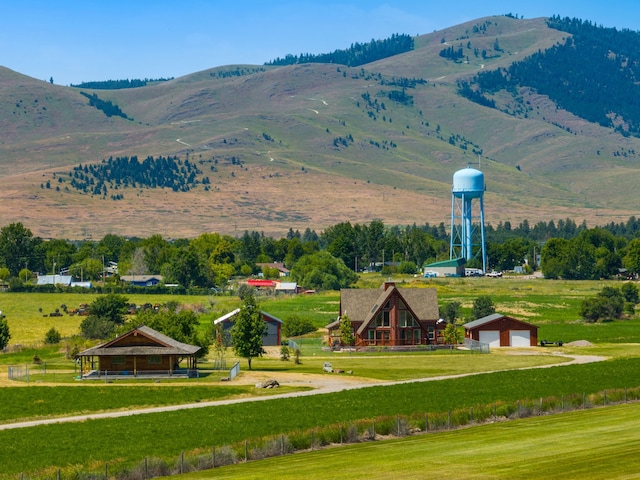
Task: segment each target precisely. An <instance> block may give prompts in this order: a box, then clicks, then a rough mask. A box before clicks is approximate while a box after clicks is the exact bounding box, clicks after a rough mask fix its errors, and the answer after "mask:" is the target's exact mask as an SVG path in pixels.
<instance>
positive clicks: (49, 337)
mask: <svg viewBox="0 0 640 480" xmlns="http://www.w3.org/2000/svg"><path fill="white" fill-rule="evenodd" d="M61 338H62V336H61V335H60V332H59V331H58V330H56V328H55V327H51V328H50V329H49V331H47V333H46V334H45V335H44V343H46V344H48V345H54V344H56V343H60V340H61Z"/></svg>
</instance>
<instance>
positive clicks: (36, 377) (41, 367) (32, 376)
mask: <svg viewBox="0 0 640 480" xmlns="http://www.w3.org/2000/svg"><path fill="white" fill-rule="evenodd" d="M219 366H220V365H217V367H219ZM219 370H220V368H214V369H213V370H206V369H184V368H183V369H177V370H136V371H135V372H133V371H112V370H92V371H91V372H89V373H86V374H84V375H80V369H79V367H78V366H77V365H76V366H75V368H74V369H73V370H72V369H70V368H69V364H68V363H66V362H65V363H60V364H57V363H51V362H50V363H47V362H42V363H41V364H24V365H9V366H8V368H7V373H8V377H9V380H13V381H17V382H27V383H31V382H61V381H63V382H64V381H69V382H70V381H74V380H99V381H103V382H112V381H114V380H136V379H139V380H144V379H179V378H185V379H186V378H190V379H199V378H201V377H204V376H207V375H209V374H210V373H212V372H214V371H219ZM222 370H227V367H226V362H225V363H224V367H223V368H222ZM228 371H229V376H228V377H226V378H225V380H233V379H234V378H235V377H236V376H238V374H239V373H240V362H236V363H235V364H234V365H233V366H232V367H231V368H230V369H228Z"/></svg>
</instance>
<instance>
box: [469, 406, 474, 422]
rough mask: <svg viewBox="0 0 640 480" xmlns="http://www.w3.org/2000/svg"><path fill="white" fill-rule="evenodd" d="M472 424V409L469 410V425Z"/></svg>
mask: <svg viewBox="0 0 640 480" xmlns="http://www.w3.org/2000/svg"><path fill="white" fill-rule="evenodd" d="M471 422H473V407H471V408H470V410H469V423H471Z"/></svg>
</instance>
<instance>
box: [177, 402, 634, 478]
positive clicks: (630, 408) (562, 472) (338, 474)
mask: <svg viewBox="0 0 640 480" xmlns="http://www.w3.org/2000/svg"><path fill="white" fill-rule="evenodd" d="M639 429H640V404H633V405H620V406H615V407H609V408H606V409H592V410H586V411H575V412H572V413H566V414H563V415H549V416H543V417H536V418H530V419H526V420H514V421H511V422H505V423H496V424H491V425H482V426H477V427H472V428H468V429H463V430H456V431H451V432H440V433H435V434H427V435H418V436H413V437H408V438H402V439H397V440H388V441H380V442H378V441H376V442H369V443H364V444H355V445H348V446H342V447H336V448H327V449H322V450H317V451H311V452H305V453H301V454H298V455H289V456H286V457H274V458H270V459H266V460H260V461H255V462H249V463H245V464H237V465H232V466H226V467H220V468H216V469H215V470H208V471H203V472H199V473H196V472H194V473H190V474H188V475H178V476H175V477H173V478H176V479H178V478H193V479H209V478H212V479H213V478H215V479H229V480H230V479H237V480H240V479H242V480H249V479H256V480H257V479H262V478H265V475H268V476H269V478H279V479H283V480H286V479H299V478H323V479H327V480H329V479H344V478H354V479H357V478H367V479H374V480H375V479H380V480H383V479H384V480H386V479H388V478H403V479H422V478H451V479H453V478H455V479H492V480H495V479H526V480H528V479H531V478H548V479H556V480H563V479H567V480H573V479H576V478H580V479H583V480H593V479H607V480H613V479H631V478H639V477H640V474H639V473H638V472H640V456H638V455H637V452H638V450H639V449H640V435H639V434H638V431H639Z"/></svg>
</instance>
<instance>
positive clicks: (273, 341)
mask: <svg viewBox="0 0 640 480" xmlns="http://www.w3.org/2000/svg"><path fill="white" fill-rule="evenodd" d="M239 312H240V309H239V308H236V309H235V310H233V311H232V312H229V313H227V314H226V315H223V316H221V317H220V318H217V319H216V320H214V321H213V324H214V325H220V324H222V328H223V330H224V331H225V332H226V333H227V334H228V333H229V331H230V330H231V327H233V323H234V319H235V316H236V315H237V314H238V313H239ZM260 314H261V315H262V319H263V320H264V322H265V326H266V329H265V333H264V335H263V336H262V345H263V346H265V347H277V346H280V341H281V340H282V333H281V332H282V323H283V322H282V320H280V319H279V318H277V317H274V316H273V315H271V314H269V313H267V312H262V311H261V312H260Z"/></svg>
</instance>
